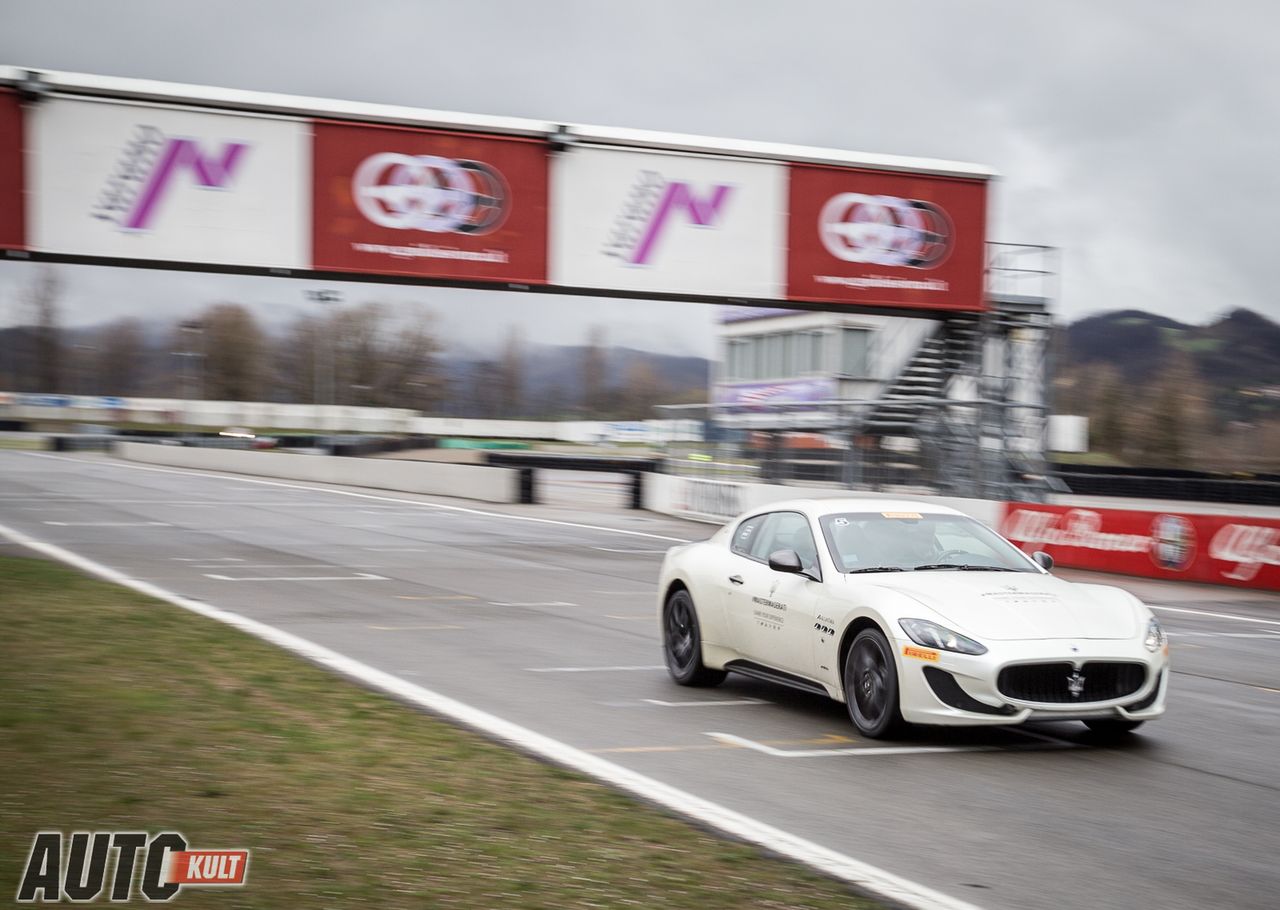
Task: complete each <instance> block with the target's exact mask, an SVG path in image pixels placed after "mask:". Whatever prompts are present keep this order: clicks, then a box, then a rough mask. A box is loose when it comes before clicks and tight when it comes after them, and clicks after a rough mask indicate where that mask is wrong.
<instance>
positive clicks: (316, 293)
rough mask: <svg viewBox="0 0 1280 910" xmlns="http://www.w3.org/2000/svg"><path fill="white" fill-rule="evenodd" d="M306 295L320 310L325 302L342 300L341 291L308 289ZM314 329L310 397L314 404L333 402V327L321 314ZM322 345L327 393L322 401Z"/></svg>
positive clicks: (339, 301)
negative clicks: (322, 348) (314, 338)
mask: <svg viewBox="0 0 1280 910" xmlns="http://www.w3.org/2000/svg"><path fill="white" fill-rule="evenodd" d="M306 295H307V299H308V300H310V301H312V302H313V303H318V304H320V305H321V309H322V310H323V305H324V304H326V303H341V302H342V292H341V291H331V290H308V291H307V292H306ZM316 329H317V331H316V345H315V350H314V351H312V363H311V374H312V378H313V381H314V385H315V390H314V393H313V395H312V397H313V398H314V399H315V403H316V404H322V403H323V404H333V394H334V393H333V389H334V376H333V374H334V363H333V360H334V351H333V347H334V345H333V327H332V326H331V325H326V324H325V320H324V318H323V316H322V317H321V318H320V319H319V320H318V321H317V323H316ZM322 334H323V336H324V338H323V342H322V340H321V335H322ZM322 345H323V347H324V348H325V361H326V363H325V366H326V371H325V373H326V375H325V382H324V387H325V391H326V393H327V394H326V395H325V396H324V398H325V400H324V401H323V402H322V401H321V396H320V386H321V383H320V348H321V346H322Z"/></svg>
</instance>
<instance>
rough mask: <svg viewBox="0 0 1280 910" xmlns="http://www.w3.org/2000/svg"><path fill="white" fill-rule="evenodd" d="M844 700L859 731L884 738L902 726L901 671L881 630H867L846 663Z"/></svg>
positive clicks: (850, 652)
mask: <svg viewBox="0 0 1280 910" xmlns="http://www.w3.org/2000/svg"><path fill="white" fill-rule="evenodd" d="M844 697H845V703H846V705H847V706H848V708H849V717H850V719H852V720H853V725H854V726H855V727H857V728H858V732H859V733H861V734H862V735H863V736H866V737H869V738H871V739H880V738H881V737H884V736H888V735H889V734H890V733H892V732H894V731H895V730H897V729H898V728H899V727H901V726H902V714H901V712H900V711H899V710H898V669H897V667H896V665H895V664H894V662H893V652H891V651H890V650H889V643H888V641H886V640H885V637H884V635H883V634H882V633H881V632H880V630H879V629H863V630H862V631H861V632H859V633H858V636H857V638H855V639H854V640H853V645H852V646H850V648H849V654H848V655H847V656H846V657H845V662H844Z"/></svg>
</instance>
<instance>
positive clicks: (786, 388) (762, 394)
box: [715, 379, 836, 407]
mask: <svg viewBox="0 0 1280 910" xmlns="http://www.w3.org/2000/svg"><path fill="white" fill-rule="evenodd" d="M715 396H716V404H722V405H730V406H734V407H752V406H757V407H759V406H764V405H780V404H813V403H814V402H818V401H831V400H832V399H834V398H835V397H836V381H835V380H834V379H788V380H785V381H783V382H751V383H744V384H741V385H717V386H716V389H715Z"/></svg>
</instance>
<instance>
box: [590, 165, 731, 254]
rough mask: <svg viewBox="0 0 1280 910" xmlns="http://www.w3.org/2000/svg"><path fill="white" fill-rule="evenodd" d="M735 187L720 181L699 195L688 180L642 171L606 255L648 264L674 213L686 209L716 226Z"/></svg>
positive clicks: (700, 222) (692, 217) (697, 221)
mask: <svg viewBox="0 0 1280 910" xmlns="http://www.w3.org/2000/svg"><path fill="white" fill-rule="evenodd" d="M732 189H733V187H732V186H731V185H729V184H724V183H717V184H713V185H712V186H711V187H710V188H709V189H708V190H707V192H706V193H705V194H703V195H701V196H699V195H698V192H697V191H696V190H695V189H694V188H693V186H692V185H691V184H690V183H688V182H687V181H684V180H667V179H666V178H665V177H663V176H662V175H661V174H659V173H658V172H656V171H641V173H640V177H639V179H638V180H637V181H636V185H635V186H634V187H633V188H632V190H631V195H630V196H629V197H628V198H627V202H626V205H625V206H624V208H623V210H622V213H621V214H620V215H619V216H618V221H617V223H616V224H615V226H614V230H613V233H612V234H610V235H609V239H608V241H607V242H606V244H605V251H604V252H605V255H607V256H618V257H620V258H621V259H622V260H623V261H625V262H626V263H628V264H629V265H648V264H649V260H650V259H651V258H652V257H653V253H654V247H656V246H657V244H658V241H659V240H660V239H661V237H662V234H663V232H664V230H665V229H666V226H667V223H668V221H669V220H670V219H671V218H672V216H673V215H675V214H677V213H679V212H684V214H685V215H687V216H688V219H689V222H690V223H691V224H694V225H696V226H697V227H715V226H716V221H717V220H718V219H719V218H720V214H721V210H722V209H723V207H724V204H725V202H726V201H727V200H728V198H729V193H730V191H731V190H732Z"/></svg>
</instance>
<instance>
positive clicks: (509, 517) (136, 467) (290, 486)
mask: <svg viewBox="0 0 1280 910" xmlns="http://www.w3.org/2000/svg"><path fill="white" fill-rule="evenodd" d="M19 454H22V455H32V456H35V457H36V458H52V459H54V460H56V461H71V462H75V463H76V464H80V465H86V464H89V465H94V466H99V467H110V468H127V469H129V470H133V471H152V472H154V473H157V474H181V475H184V476H187V477H203V478H205V479H206V480H225V481H228V482H231V483H252V484H258V485H260V486H267V487H280V488H282V489H285V490H301V491H303V492H309V493H328V494H330V495H333V496H354V497H356V498H357V499H372V500H374V501H376V502H396V503H401V504H403V505H410V506H416V507H419V508H424V509H440V510H443V511H445V512H459V513H463V514H466V515H480V516H482V517H485V518H501V519H502V520H504V521H530V522H535V523H537V524H547V525H559V526H560V527H563V528H580V529H582V530H586V531H604V532H606V533H609V534H623V535H626V536H628V537H647V538H648V539H650V540H669V541H671V542H672V543H689V542H690V541H689V540H688V539H686V538H684V537H668V536H667V535H665V534H650V533H649V532H647V531H630V530H627V529H626V528H609V527H605V526H604V525H589V524H583V523H581V522H576V521H560V520H559V519H556V518H536V517H534V516H532V515H514V514H509V513H507V512H487V511H485V510H484V509H468V508H466V507H464V506H450V505H445V504H444V503H439V502H424V501H422V500H417V499H398V498H397V497H394V496H378V495H376V494H374V493H357V492H355V491H354V490H330V489H328V488H326V487H313V486H307V485H305V484H297V483H284V482H282V481H278V480H262V479H260V478H257V477H233V476H228V475H225V474H217V473H212V472H209V471H183V470H179V469H177V468H155V467H150V466H147V465H140V464H124V463H122V462H118V461H92V462H90V461H85V460H84V459H82V458H71V457H69V456H66V455H50V454H48V453H45V452H21V453H19Z"/></svg>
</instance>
